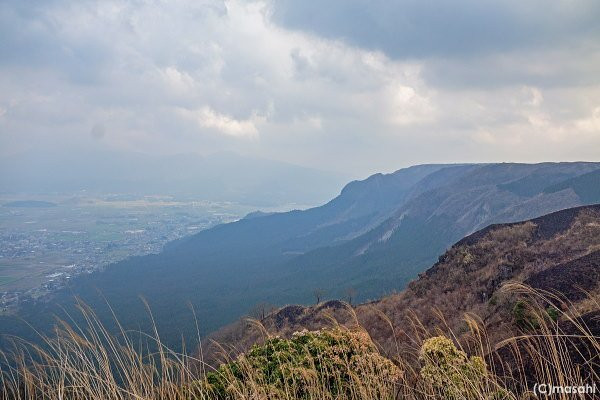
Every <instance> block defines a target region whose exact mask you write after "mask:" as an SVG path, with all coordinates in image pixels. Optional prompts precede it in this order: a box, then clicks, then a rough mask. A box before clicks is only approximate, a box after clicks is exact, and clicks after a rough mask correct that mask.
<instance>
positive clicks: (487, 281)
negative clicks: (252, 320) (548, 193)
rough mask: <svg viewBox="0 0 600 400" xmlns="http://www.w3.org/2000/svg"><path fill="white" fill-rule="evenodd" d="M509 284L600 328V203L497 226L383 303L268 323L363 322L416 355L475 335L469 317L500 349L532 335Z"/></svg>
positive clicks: (240, 340) (336, 307)
mask: <svg viewBox="0 0 600 400" xmlns="http://www.w3.org/2000/svg"><path fill="white" fill-rule="evenodd" d="M509 281H511V282H521V283H525V284H527V285H529V286H531V287H533V288H537V289H542V290H546V291H548V292H551V293H560V294H561V296H562V297H563V298H564V301H565V302H570V303H569V304H568V305H569V306H570V307H571V308H572V309H574V310H577V312H578V313H579V314H580V315H581V316H582V317H584V319H585V320H589V321H588V322H590V326H592V327H593V326H598V323H594V321H596V320H595V319H594V318H592V317H593V316H590V315H586V312H587V311H589V310H590V309H592V308H593V307H591V306H590V302H591V301H593V300H592V299H593V297H594V296H595V295H598V294H599V293H600V287H599V286H600V205H594V206H586V207H578V208H572V209H567V210H563V211H558V212H555V213H552V214H548V215H545V216H543V217H540V218H536V219H532V220H529V221H525V222H517V223H510V224H498V225H491V226H489V227H487V228H485V229H483V230H481V231H478V232H476V233H474V234H472V235H470V236H468V237H466V238H464V239H462V240H461V241H459V242H458V243H456V244H455V245H454V246H452V247H451V248H450V249H449V250H448V251H447V252H446V253H444V254H443V255H442V256H441V257H440V258H439V261H438V262H437V263H436V264H434V265H433V266H432V267H431V268H429V269H428V270H427V271H426V272H424V273H423V274H421V275H420V276H419V278H418V279H416V280H415V281H413V282H411V283H410V284H409V286H408V288H407V289H406V290H404V291H402V292H400V293H398V294H393V295H390V296H387V297H384V298H382V299H380V300H378V301H375V302H370V303H366V304H360V305H357V306H354V307H351V306H349V305H348V304H347V303H345V302H341V301H328V302H324V303H320V304H318V305H315V306H312V307H303V306H288V307H284V308H281V309H279V310H277V311H275V312H272V313H271V314H269V315H268V316H266V317H265V318H262V320H261V322H262V325H264V327H265V329H266V331H268V332H269V333H270V334H277V335H281V336H289V335H291V334H292V333H293V332H295V331H299V330H302V329H305V328H306V329H309V330H314V329H318V328H321V327H325V326H330V325H331V324H335V323H341V324H347V325H349V324H354V323H357V322H358V323H360V324H361V325H362V326H363V327H365V328H366V329H367V330H368V332H369V333H370V335H371V337H372V338H373V340H374V341H375V342H376V343H378V345H380V346H381V348H382V350H383V351H384V353H387V354H397V353H398V351H400V353H403V352H404V351H403V349H404V350H407V351H406V353H410V351H408V350H409V349H411V347H412V346H413V344H414V340H415V339H416V338H417V337H423V336H429V335H431V334H434V333H435V332H436V331H437V330H442V331H444V332H445V333H446V334H448V333H449V332H452V334H453V335H455V336H456V338H457V339H459V340H460V337H461V335H463V334H466V332H467V326H466V323H465V322H464V317H465V314H467V313H469V314H472V315H477V316H478V317H477V318H480V319H481V321H480V322H481V324H482V325H483V326H484V327H485V328H486V330H487V334H488V336H489V339H490V341H491V343H492V345H494V344H497V343H499V342H500V341H501V340H502V339H505V338H507V337H511V336H513V335H516V334H518V333H519V332H520V331H522V330H523V329H524V327H523V319H524V317H523V313H522V312H521V311H522V310H520V309H519V306H520V301H521V300H520V297H519V296H520V295H519V294H517V293H514V292H510V291H507V290H505V288H502V287H503V284H505V283H506V282H509ZM564 307H567V304H566V303H565V305H564ZM588 317H589V318H588ZM335 321H337V322H335ZM558 323H561V324H565V323H566V322H565V321H558ZM595 334H600V332H595ZM264 335H265V332H264V331H262V330H261V329H258V328H257V327H256V325H253V324H248V323H247V322H245V321H240V322H238V323H236V324H233V325H230V326H228V327H226V328H224V329H221V330H220V331H218V332H217V333H215V334H213V335H212V337H211V339H213V340H215V341H217V342H219V343H222V344H225V345H226V346H225V347H226V348H229V347H227V345H231V346H232V347H231V348H232V349H234V350H233V351H243V350H245V349H247V348H248V347H249V346H250V345H251V344H253V343H255V342H257V341H260V340H261V339H262V338H263V337H264ZM215 349H216V347H215V346H214V345H207V346H206V347H205V349H204V356H205V358H208V359H209V360H210V359H214V357H215V354H216V352H215Z"/></svg>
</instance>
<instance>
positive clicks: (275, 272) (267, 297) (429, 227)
mask: <svg viewBox="0 0 600 400" xmlns="http://www.w3.org/2000/svg"><path fill="white" fill-rule="evenodd" d="M597 169H600V164H594V163H558V164H551V163H547V164H534V165H527V164H486V165H451V166H446V165H425V166H417V167H412V168H407V169H404V170H400V171H397V172H395V173H393V174H389V175H381V174H377V175H374V176H372V177H370V178H368V179H366V180H364V181H360V182H353V183H350V184H349V185H347V186H346V187H345V188H344V190H342V193H341V194H340V195H339V196H338V197H336V198H335V199H334V200H332V201H331V202H329V203H327V204H325V205H323V206H321V207H317V208H313V209H309V210H305V211H292V212H288V213H279V214H273V215H266V216H259V217H255V218H246V219H242V220H240V221H238V222H235V223H232V224H226V225H221V226H217V227H215V228H213V229H210V230H207V231H204V232H200V233H199V234H197V235H194V236H192V237H189V238H186V239H184V240H181V241H178V242H174V243H172V244H170V245H169V246H167V247H166V248H165V250H164V251H163V252H162V253H161V254H159V255H155V256H148V257H140V258H133V259H130V260H127V261H125V262H122V263H118V264H116V265H114V266H112V267H110V268H108V269H107V270H106V271H105V272H102V273H97V274H92V275H91V276H87V277H82V278H81V279H77V280H75V281H74V282H73V283H72V286H71V287H70V288H69V289H68V290H65V291H63V292H62V293H59V294H58V295H57V298H56V299H55V301H53V302H51V303H49V304H44V305H33V306H31V307H30V308H29V309H28V310H24V313H23V316H24V317H25V318H26V319H27V320H29V321H34V322H35V321H40V320H42V319H43V318H44V316H48V315H51V313H52V312H53V311H56V310H60V309H59V308H56V305H60V306H62V307H67V308H68V307H69V304H71V302H72V300H71V299H72V296H73V295H74V294H75V295H78V296H80V297H81V298H83V300H84V301H86V302H88V303H90V304H91V305H93V306H94V307H95V308H97V309H98V312H99V313H100V314H101V315H104V316H109V317H110V315H111V313H110V311H109V310H107V309H106V308H105V301H108V302H109V303H110V305H111V306H112V307H113V308H114V309H115V310H117V314H118V316H119V317H120V318H121V320H122V321H123V322H124V324H125V326H127V327H130V328H134V329H138V328H140V327H141V328H142V329H148V328H149V320H148V318H147V312H146V310H145V308H144V306H143V304H142V302H141V301H140V300H139V296H140V295H142V296H144V297H145V298H146V299H147V301H148V303H149V305H150V307H151V308H152V312H153V315H154V318H155V321H157V323H158V327H159V331H160V332H161V334H162V335H163V338H165V339H167V342H168V343H169V344H172V345H175V346H176V345H177V344H178V343H181V340H180V339H181V334H184V336H186V337H195V330H196V328H195V323H194V320H193V316H192V313H191V311H190V310H189V308H188V306H187V305H188V304H189V302H191V304H192V305H193V306H194V308H195V310H196V314H197V317H198V320H199V321H200V326H201V330H202V332H209V331H211V330H214V329H217V328H218V327H220V326H222V325H224V324H226V323H228V322H231V321H233V320H235V319H236V318H237V317H239V316H241V315H244V314H245V313H248V312H249V310H250V309H252V308H253V307H254V306H255V305H256V304H258V303H264V302H267V303H272V304H275V305H277V304H284V303H307V302H311V301H312V300H313V291H314V290H315V289H322V290H323V291H325V292H326V297H329V298H340V297H342V296H345V293H346V292H348V293H351V294H352V295H353V297H354V298H355V300H358V301H363V300H365V299H368V298H376V297H379V296H381V295H382V294H385V293H386V292H391V291H394V290H401V289H403V288H404V287H405V285H406V284H407V283H408V282H409V281H410V280H411V279H413V278H414V277H416V276H417V274H418V273H420V272H422V271H423V270H424V269H425V268H426V267H427V266H428V265H431V263H432V262H433V261H435V259H436V257H437V255H438V254H440V253H442V252H443V251H444V250H445V249H446V248H447V247H448V246H450V245H451V244H452V243H453V242H455V241H456V240H458V239H460V238H461V237H463V236H464V235H466V234H469V233H471V232H473V231H475V230H477V229H480V228H482V227H484V226H486V225H487V224H489V223H494V222H509V221H514V220H519V219H523V218H530V217H535V216H538V215H542V214H545V213H548V212H551V211H555V210H559V209H563V208H567V207H573V206H578V205H582V204H584V202H583V201H582V199H581V198H580V197H579V196H578V195H577V193H576V192H575V191H574V190H573V189H572V188H570V187H569V188H565V189H564V190H558V191H554V192H551V193H550V192H548V193H546V192H545V191H544V188H546V187H548V186H551V185H554V184H556V183H557V182H561V181H566V180H568V179H571V178H575V177H577V176H581V175H583V174H587V173H589V172H591V171H594V170H597ZM507 185H508V186H507ZM521 186H527V187H531V189H530V190H529V191H526V193H524V192H523V190H522V189H521ZM534 189H535V190H534ZM596 201H600V199H597V200H596ZM98 291H100V292H101V293H102V296H103V297H100V296H97V293H98ZM105 299H106V300H105ZM11 324H14V321H11V320H6V319H2V320H0V328H1V329H2V331H6V330H8V331H11V329H12V330H13V331H14V329H15V328H13V327H12V326H11Z"/></svg>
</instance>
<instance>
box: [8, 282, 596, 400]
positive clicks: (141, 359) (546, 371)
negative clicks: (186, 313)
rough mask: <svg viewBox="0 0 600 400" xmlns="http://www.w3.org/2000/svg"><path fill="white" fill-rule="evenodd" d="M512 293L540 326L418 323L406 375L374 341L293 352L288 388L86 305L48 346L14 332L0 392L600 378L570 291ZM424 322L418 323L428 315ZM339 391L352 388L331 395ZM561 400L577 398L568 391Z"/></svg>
mask: <svg viewBox="0 0 600 400" xmlns="http://www.w3.org/2000/svg"><path fill="white" fill-rule="evenodd" d="M503 290H505V291H511V292H513V293H516V294H517V295H519V296H521V298H524V299H526V300H527V307H528V308H527V313H528V314H527V315H528V317H529V318H530V319H531V320H532V321H534V325H535V327H534V329H533V328H532V329H533V330H524V331H523V332H522V334H519V335H514V336H513V337H510V338H508V339H506V340H504V341H502V342H500V343H490V342H489V340H488V339H487V335H486V332H485V329H483V324H482V323H481V321H479V320H478V318H477V316H474V315H466V316H465V322H466V325H467V326H468V328H469V332H470V334H469V335H468V338H467V340H461V341H460V343H459V342H458V341H457V340H456V339H455V338H453V336H452V334H449V335H447V336H439V334H438V335H435V334H433V333H432V334H429V333H428V331H431V332H433V331H432V330H431V329H429V330H428V329H425V328H424V327H422V326H417V328H418V329H416V330H415V332H417V331H418V332H421V334H420V335H417V336H416V337H415V338H414V343H416V344H417V345H416V346H415V349H414V354H410V355H408V356H407V355H406V353H405V352H403V353H402V354H400V352H398V354H397V355H396V356H394V357H391V360H387V359H386V360H385V362H386V363H388V362H390V361H391V363H393V364H394V371H396V372H397V373H393V374H392V373H390V369H389V368H379V367H378V366H377V365H378V364H377V363H378V362H380V361H377V360H381V359H382V358H383V357H382V356H381V355H380V354H379V353H378V352H377V347H376V346H375V345H373V346H367V347H365V348H368V349H370V350H369V351H370V352H371V353H372V357H371V356H370V355H369V354H371V353H369V354H367V355H366V357H367V359H370V360H375V361H372V362H371V361H370V362H366V363H364V362H361V363H358V364H357V363H356V359H353V360H354V361H352V360H351V359H350V358H344V357H341V358H340V359H339V360H338V361H339V362H338V363H337V364H336V365H337V367H336V368H338V370H329V371H323V370H322V368H323V367H322V365H323V363H321V362H319V360H317V359H316V358H313V359H311V358H310V357H309V358H308V359H307V358H305V357H303V360H304V361H303V362H302V363H299V364H298V365H292V364H290V362H289V359H288V360H287V361H286V362H281V364H279V365H275V368H282V371H281V373H282V374H283V375H285V374H289V373H290V371H291V370H293V376H294V377H295V378H294V379H290V380H284V381H283V382H284V383H283V385H282V386H278V387H274V386H273V384H272V383H269V382H267V381H266V380H265V376H264V373H263V372H261V371H259V369H260V368H257V366H256V364H255V363H252V362H249V361H248V358H247V357H244V356H242V357H240V358H239V359H238V360H237V361H236V362H235V370H234V369H233V366H234V364H233V360H230V359H229V360H228V359H226V360H224V363H225V364H224V366H222V367H221V368H220V369H218V370H215V369H214V368H211V367H209V366H208V365H206V364H204V363H203V361H202V360H201V357H194V356H192V355H190V354H186V353H185V352H174V351H172V350H170V349H168V348H167V347H166V346H165V345H164V344H163V343H162V342H161V340H160V337H159V335H158V333H157V330H156V329H154V331H153V332H152V333H150V334H147V335H144V336H143V337H144V339H143V340H140V336H139V335H138V339H137V340H134V339H132V336H131V335H130V334H128V333H127V332H125V331H124V329H123V328H122V327H121V326H120V325H119V324H118V321H116V323H117V327H118V329H119V330H120V331H119V332H118V333H117V334H115V333H113V332H109V330H108V329H107V328H106V327H105V326H104V325H103V324H102V323H101V321H100V320H99V319H98V318H97V316H96V315H95V314H94V312H93V310H91V309H90V308H88V307H87V306H85V305H84V304H79V312H80V313H81V315H82V317H83V321H84V323H82V324H74V323H71V324H68V323H66V322H63V321H59V323H58V324H57V327H56V329H55V332H54V334H53V335H51V336H41V339H42V340H41V343H40V344H34V343H28V342H25V341H22V340H20V339H18V338H13V339H14V340H13V341H14V346H13V349H12V350H11V351H10V352H4V353H2V355H1V356H2V358H3V360H4V362H3V363H2V365H5V367H3V368H4V369H3V370H2V371H1V377H0V384H1V385H2V391H1V393H2V395H1V398H2V399H19V400H21V399H23V400H25V399H27V400H29V399H31V400H33V399H65V400H70V399H73V400H75V399H106V400H112V399H115V400H116V399H128V400H129V399H132V400H133V399H167V400H169V399H216V398H232V399H248V400H250V399H253V400H254V399H294V398H298V393H301V398H305V399H343V400H345V399H348V400H359V399H361V400H362V399H364V400H366V399H369V400H371V399H415V400H421V399H423V400H424V399H466V400H470V399H482V400H483V399H486V400H488V399H515V400H516V399H526V398H545V397H543V396H538V397H534V393H533V392H532V390H533V387H532V385H533V383H534V382H539V383H552V384H554V385H562V386H571V385H581V384H584V383H589V384H592V383H594V382H599V383H600V380H598V379H597V378H598V376H597V372H598V369H597V366H598V363H599V362H598V360H597V358H598V355H599V354H600V343H599V341H598V336H596V334H597V333H598V332H592V331H591V330H590V329H589V327H588V326H586V325H585V323H584V322H583V320H582V319H581V318H579V315H578V312H577V310H576V309H575V307H574V306H572V305H569V304H567V302H565V301H564V299H562V298H561V297H560V296H557V295H554V294H550V293H543V292H539V291H535V290H533V289H530V288H528V287H525V286H523V285H520V284H516V283H513V284H508V285H505V287H504V289H503ZM549 304H550V305H552V307H555V308H556V310H557V315H554V316H553V317H552V318H549V316H548V305H549ZM590 310H591V311H600V305H599V304H598V303H597V302H595V301H594V300H590V301H589V302H588V305H587V311H590ZM380 316H381V318H383V319H384V320H386V321H388V322H389V324H390V328H391V334H394V333H393V332H394V330H395V329H396V327H394V326H393V324H392V323H391V320H390V319H389V318H387V317H386V316H385V315H384V314H382V315H380ZM254 323H255V324H256V322H254ZM414 323H415V324H416V325H418V324H419V322H418V319H416V318H415V322H414ZM565 323H568V324H569V326H570V327H571V328H569V330H568V331H564V330H563V329H562V328H561V326H564V324H565ZM332 325H333V326H332V327H331V330H332V332H335V331H336V330H337V331H338V332H347V333H348V335H350V336H349V337H353V336H352V335H359V337H361V338H365V337H366V338H367V339H368V340H370V338H369V337H368V334H367V333H366V331H365V330H364V329H362V328H361V327H360V326H346V327H344V326H340V325H335V322H333V324H332ZM265 335H268V333H267V332H265ZM361 340H362V339H361ZM268 344H269V340H268V338H267V342H266V345H268ZM371 344H372V343H371ZM307 351H308V350H307ZM336 351H337V350H336ZM353 351H354V350H352V349H351V350H350V352H351V353H352V352H353ZM334 353H335V351H333V353H323V354H334ZM307 354H309V353H307ZM323 354H318V355H315V354H314V353H311V354H309V355H310V356H311V357H322V356H323ZM335 354H338V353H335ZM369 357H371V358H369ZM307 360H308V361H307ZM321 361H322V360H321ZM228 363H229V364H228ZM340 363H341V364H340ZM391 363H390V364H391ZM319 368H321V369H319ZM283 369H285V371H283ZM325 372H326V373H325ZM211 373H212V376H213V377H214V376H215V374H220V375H219V376H220V378H219V379H222V381H223V382H225V385H224V387H225V392H220V394H215V392H214V391H213V390H211V386H210V384H209V382H208V380H207V376H210V375H211ZM299 385H302V387H301V388H300V386H299ZM333 387H337V388H339V387H344V388H345V389H344V390H342V391H340V390H336V391H332V388H333ZM223 393H225V394H223ZM598 396H600V393H599V394H598ZM551 398H553V399H561V400H562V399H572V398H577V397H574V396H573V395H572V394H566V393H565V394H557V395H555V396H553V397H551ZM580 398H593V397H592V396H591V395H584V396H581V397H580Z"/></svg>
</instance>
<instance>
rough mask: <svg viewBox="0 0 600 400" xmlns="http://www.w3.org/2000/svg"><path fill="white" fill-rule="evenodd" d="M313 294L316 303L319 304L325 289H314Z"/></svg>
mask: <svg viewBox="0 0 600 400" xmlns="http://www.w3.org/2000/svg"><path fill="white" fill-rule="evenodd" d="M313 296H315V299H316V300H317V304H319V303H320V302H321V298H323V296H325V291H324V290H323V289H318V288H317V289H315V290H314V291H313Z"/></svg>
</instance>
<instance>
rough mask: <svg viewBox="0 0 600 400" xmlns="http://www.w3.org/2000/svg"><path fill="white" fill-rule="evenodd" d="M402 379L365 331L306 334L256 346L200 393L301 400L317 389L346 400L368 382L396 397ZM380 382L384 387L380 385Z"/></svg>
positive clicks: (206, 383) (204, 385)
mask: <svg viewBox="0 0 600 400" xmlns="http://www.w3.org/2000/svg"><path fill="white" fill-rule="evenodd" d="M400 376H401V373H400V370H399V369H398V368H397V367H396V366H395V365H394V364H393V363H392V362H391V361H389V360H388V359H386V358H384V357H383V356H381V355H380V354H379V353H378V352H377V348H376V347H375V345H374V344H373V342H372V341H371V340H370V338H369V336H368V334H366V333H365V332H364V331H359V332H351V331H347V330H341V329H336V330H327V331H326V330H323V331H316V332H308V331H303V332H299V333H296V334H294V335H293V337H292V338H291V339H281V338H273V339H269V340H268V341H267V342H266V343H265V344H263V345H261V346H256V345H255V346H253V347H252V349H251V350H250V351H249V352H248V353H246V354H243V355H241V356H240V357H239V358H238V360H236V361H233V362H230V363H227V364H224V365H222V366H221V367H220V368H219V369H218V370H217V371H215V372H210V373H207V374H206V377H205V379H204V382H203V383H202V384H201V385H200V388H201V390H200V391H201V392H208V393H209V394H210V395H211V398H216V399H232V398H237V397H242V396H243V395H244V394H247V393H253V394H260V395H262V396H264V397H266V398H284V397H285V398H290V397H291V398H299V399H302V398H313V397H315V394H316V393H318V392H319V390H322V391H323V392H325V393H327V394H328V395H331V396H333V397H335V398H338V397H339V398H345V397H352V396H350V391H353V390H356V388H357V387H360V386H365V385H369V384H370V382H369V381H371V383H372V385H371V387H369V388H366V390H371V391H374V392H377V393H380V394H382V392H387V391H388V390H389V392H390V393H393V384H394V382H395V381H396V380H397V379H399V378H400ZM382 377H383V378H385V380H386V382H381V379H382ZM390 387H391V390H390ZM377 397H380V396H377ZM381 397H385V396H381Z"/></svg>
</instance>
